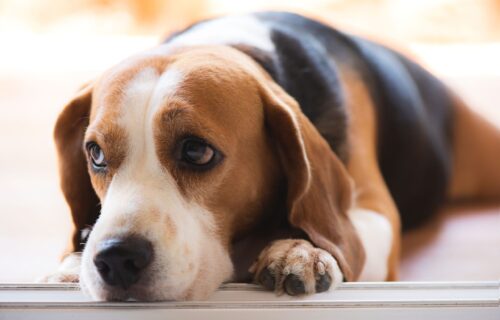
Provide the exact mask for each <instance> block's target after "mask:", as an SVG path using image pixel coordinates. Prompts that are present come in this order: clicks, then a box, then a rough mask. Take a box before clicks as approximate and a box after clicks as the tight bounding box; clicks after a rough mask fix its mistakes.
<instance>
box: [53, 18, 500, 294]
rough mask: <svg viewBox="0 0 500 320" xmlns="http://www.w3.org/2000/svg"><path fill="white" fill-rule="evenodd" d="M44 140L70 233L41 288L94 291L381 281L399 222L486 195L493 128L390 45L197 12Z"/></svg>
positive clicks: (499, 173)
mask: <svg viewBox="0 0 500 320" xmlns="http://www.w3.org/2000/svg"><path fill="white" fill-rule="evenodd" d="M471 63H472V62H471ZM55 141H56V145H57V151H58V156H59V168H60V176H61V185H62V190H63V192H64V196H65V198H66V200H67V202H68V204H69V207H70V209H71V214H72V218H73V222H74V226H75V228H74V233H73V237H72V239H71V242H70V246H69V248H68V251H67V253H66V257H65V259H64V261H63V263H62V264H61V268H60V269H59V270H58V271H57V272H56V273H54V274H52V275H50V276H48V277H47V278H46V279H45V280H46V281H51V282H52V281H74V282H76V281H79V282H80V284H81V287H82V289H83V290H84V291H85V292H86V293H88V294H89V295H90V296H91V297H92V298H93V299H96V300H128V299H134V300H142V301H155V300H192V299H206V298H207V297H209V296H210V294H211V293H213V292H214V291H215V290H216V289H217V288H218V287H219V286H220V285H221V284H222V283H223V282H226V281H238V282H245V281H246V282H251V281H254V282H256V283H259V284H262V285H263V286H264V287H265V288H267V289H269V290H273V291H275V292H277V293H278V294H281V293H286V294H289V295H301V294H311V293H315V292H323V291H326V290H331V289H333V288H335V287H336V286H337V285H338V284H339V283H341V282H342V281H370V280H375V281H383V280H395V279H397V275H398V257H399V251H400V234H401V231H402V230H403V229H406V228H410V227H413V226H417V225H419V224H421V223H422V222H424V221H425V220H426V219H427V218H428V217H430V216H431V215H432V214H434V212H436V210H437V209H438V208H439V206H440V205H442V204H443V202H444V201H445V200H447V199H495V200H498V199H500V165H499V162H498V159H499V158H500V132H499V130H498V129H496V128H495V127H493V126H492V125H491V124H489V123H488V122H487V121H485V120H483V119H481V118H480V117H478V116H477V115H475V114H474V113H473V112H471V111H470V110H469V109H468V108H467V106H465V104H464V103H463V102H462V101H461V100H460V99H459V98H458V97H457V96H456V95H455V94H453V93H452V92H451V91H450V90H449V89H448V88H447V87H446V86H445V85H444V84H443V83H442V82H440V81H439V80H437V79H436V78H435V77H434V76H432V75H431V74H430V73H429V72H427V71H426V70H425V69H423V68H422V67H421V66H419V65H417V64H416V63H414V62H412V61H410V60H409V59H408V58H406V57H404V56H403V55H401V54H399V53H397V52H395V51H393V50H391V49H389V48H387V47H384V46H382V45H379V44H376V43H373V42H370V41H368V40H365V39H362V38H359V37H356V36H353V35H350V34H347V33H344V32H341V31H338V30H335V29H333V28H331V27H329V26H326V25H324V24H322V23H319V22H317V21H314V20H312V19H309V18H306V17H302V16H299V15H296V14H291V13H280V12H263V13H256V14H248V15H239V16H227V17H222V18H218V19H213V20H206V21H202V22H199V23H196V24H194V25H192V26H190V27H189V28H187V29H186V30H184V31H182V32H178V33H176V34H174V35H172V36H171V37H170V38H168V39H167V40H166V41H165V42H164V43H162V44H161V45H159V46H158V47H156V48H153V49H151V50H149V51H146V52H143V53H141V54H138V55H136V56H133V57H131V58H129V59H127V60H125V61H123V62H121V63H119V64H117V65H116V66H114V67H113V68H111V69H109V70H108V71H106V72H105V73H104V74H103V75H102V76H100V77H99V78H98V79H96V80H95V81H93V82H92V83H90V84H88V85H87V86H85V87H84V88H82V89H81V91H80V92H79V93H78V94H77V95H76V96H75V97H74V98H73V99H72V100H71V101H70V102H69V103H68V104H67V105H66V106H65V108H64V110H63V111H62V113H61V114H60V116H59V118H58V120H57V123H56V125H55Z"/></svg>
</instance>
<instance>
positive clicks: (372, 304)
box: [0, 281, 500, 320]
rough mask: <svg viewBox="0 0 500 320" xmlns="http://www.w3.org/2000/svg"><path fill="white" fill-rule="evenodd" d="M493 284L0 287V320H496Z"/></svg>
mask: <svg viewBox="0 0 500 320" xmlns="http://www.w3.org/2000/svg"><path fill="white" fill-rule="evenodd" d="M499 298H500V282H498V281H491V282H393V283H361V282H358V283H344V284H342V285H341V286H340V287H339V288H337V289H336V290H333V291H331V292H327V293H322V294H317V295H313V296H308V297H303V298H294V297H289V296H285V295H284V296H280V297H277V296H276V295H274V294H273V293H270V292H266V291H263V290H262V289H261V288H260V287H257V286H254V285H248V284H228V285H224V286H223V287H221V288H220V289H219V291H217V292H216V293H215V294H214V295H213V296H212V298H211V299H210V300H208V301H196V302H156V303H141V302H127V303H119V302H93V301H90V300H89V299H88V298H87V297H85V296H84V295H83V294H82V293H81V292H80V290H79V288H78V286H77V285H40V284H0V319H12V318H15V319H33V318H36V319H63V318H68V316H71V318H72V320H76V319H80V318H81V319H98V318H102V317H105V318H106V319H126V318H136V317H143V316H144V317H147V318H144V319H157V318H158V319H166V318H170V317H172V318H174V319H175V318H177V319H181V318H182V319H226V318H227V319H232V320H234V319H235V317H237V319H238V320H243V319H259V320H262V319H268V318H269V319H277V318H286V319H287V320H289V319H299V318H304V317H307V318H310V319H331V318H335V319H353V318H354V319H357V318H358V317H359V318H360V319H361V318H364V317H370V319H378V318H380V319H384V320H387V319H402V318H401V317H402V315H404V319H425V320H428V319H433V318H441V319H475V320H485V319H486V320H487V319H497V320H498V319H500V303H499Z"/></svg>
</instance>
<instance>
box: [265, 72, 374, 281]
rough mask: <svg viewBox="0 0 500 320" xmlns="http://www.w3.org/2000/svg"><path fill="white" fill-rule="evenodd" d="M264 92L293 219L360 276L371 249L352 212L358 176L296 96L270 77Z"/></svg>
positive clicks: (350, 276) (348, 276)
mask: <svg viewBox="0 0 500 320" xmlns="http://www.w3.org/2000/svg"><path fill="white" fill-rule="evenodd" d="M262 91H263V92H262V96H263V100H264V101H263V103H264V114H265V118H266V124H267V126H268V128H269V130H270V133H271V135H272V136H273V138H274V139H275V141H276V142H277V145H278V149H279V154H280V157H281V162H282V164H283V167H284V171H285V174H286V176H287V186H288V190H287V210H288V220H289V222H290V223H291V225H293V226H295V227H297V228H300V229H302V230H303V231H304V232H305V233H306V234H307V235H308V236H309V238H310V240H311V241H312V242H313V243H314V244H315V245H316V246H318V247H320V248H322V249H324V250H326V251H328V252H330V253H331V254H332V255H333V256H334V257H335V258H336V260H337V262H338V263H339V266H340V268H341V269H342V272H343V274H344V277H345V280H347V281H354V280H356V279H357V278H358V277H359V275H360V273H361V270H362V267H363V265H364V258H365V255H364V254H365V253H364V249H363V247H362V245H361V242H360V239H359V238H358V236H357V234H356V232H355V230H354V226H353V225H352V223H351V222H350V220H349V218H348V216H347V214H348V210H349V208H350V207H351V204H352V193H353V190H352V189H353V183H352V180H351V178H350V177H349V175H348V173H347V170H346V169H345V167H344V165H343V164H342V162H341V161H340V160H339V158H338V157H337V156H336V155H335V153H334V152H333V151H332V150H331V148H330V146H329V145H328V143H327V142H326V140H324V139H323V137H322V136H321V135H320V133H319V132H318V131H317V130H316V128H315V127H314V125H313V124H312V123H311V122H310V121H309V120H308V119H307V117H306V116H305V115H304V114H303V113H302V112H301V111H300V107H299V105H298V103H297V102H296V101H295V100H294V99H293V98H292V97H290V96H289V95H288V94H287V93H286V92H285V91H284V90H283V89H282V88H281V87H279V86H278V85H277V84H276V83H275V82H274V81H272V80H270V79H268V80H266V81H265V84H263V85H262Z"/></svg>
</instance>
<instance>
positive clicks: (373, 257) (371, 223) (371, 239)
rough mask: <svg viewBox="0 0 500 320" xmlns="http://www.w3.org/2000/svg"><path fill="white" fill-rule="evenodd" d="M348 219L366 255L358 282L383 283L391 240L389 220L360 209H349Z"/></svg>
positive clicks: (373, 212) (376, 213) (375, 213)
mask: <svg viewBox="0 0 500 320" xmlns="http://www.w3.org/2000/svg"><path fill="white" fill-rule="evenodd" d="M349 218H350V220H351V222H352V223H353V225H354V227H355V228H356V231H357V233H358V236H359V237H360V238H361V242H362V244H363V247H364V249H365V253H366V261H365V265H364V266H363V271H362V272H361V275H360V277H359V281H384V280H385V279H386V276H387V272H388V259H389V254H390V252H391V247H392V239H393V234H392V228H391V224H390V222H389V220H388V219H387V218H386V217H384V216H383V215H382V214H380V213H378V212H375V211H372V210H367V209H361V208H355V209H351V210H350V211H349Z"/></svg>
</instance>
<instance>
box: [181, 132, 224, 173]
mask: <svg viewBox="0 0 500 320" xmlns="http://www.w3.org/2000/svg"><path fill="white" fill-rule="evenodd" d="M181 152H182V154H181V157H182V160H183V161H185V162H187V163H189V164H191V165H195V166H200V167H205V166H210V165H211V164H213V163H214V162H215V161H214V160H215V159H216V158H217V156H218V151H217V150H216V149H215V148H213V147H212V146H210V145H209V144H208V143H206V142H205V141H203V140H201V139H199V138H188V139H185V140H184V141H183V143H182V151H181Z"/></svg>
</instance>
